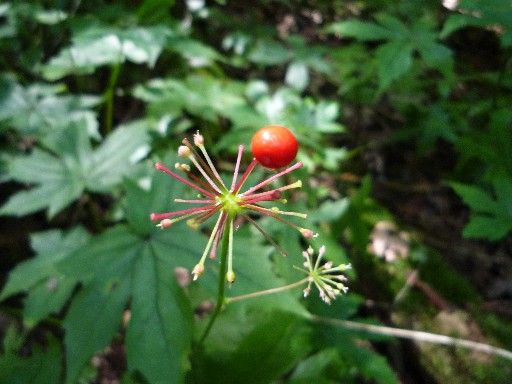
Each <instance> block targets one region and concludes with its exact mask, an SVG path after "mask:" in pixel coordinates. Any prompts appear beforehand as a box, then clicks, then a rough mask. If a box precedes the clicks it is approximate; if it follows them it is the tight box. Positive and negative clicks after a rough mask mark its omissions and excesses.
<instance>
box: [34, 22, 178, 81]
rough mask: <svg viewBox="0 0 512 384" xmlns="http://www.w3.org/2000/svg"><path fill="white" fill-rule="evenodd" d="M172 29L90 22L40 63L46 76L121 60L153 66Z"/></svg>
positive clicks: (88, 70) (58, 76)
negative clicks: (117, 26)
mask: <svg viewBox="0 0 512 384" xmlns="http://www.w3.org/2000/svg"><path fill="white" fill-rule="evenodd" d="M170 33H171V31H170V30H169V29H168V28H167V27H165V26H163V25H157V26H153V27H134V28H130V29H124V30H123V29H117V28H113V27H101V26H98V25H93V26H91V27H89V28H87V29H84V30H83V31H80V32H78V33H76V34H74V35H73V44H72V45H71V46H70V47H69V48H65V49H63V50H62V51H61V52H60V53H59V54H58V55H57V56H55V57H53V58H52V59H51V60H50V61H49V62H48V63H47V64H46V65H44V66H43V67H42V74H43V76H44V77H45V78H46V79H47V80H57V79H61V78H63V77H65V76H67V75H70V74H90V73H93V72H94V70H95V69H96V68H97V67H100V66H103V65H116V64H120V63H123V62H124V61H131V62H132V63H135V64H144V63H146V64H147V65H149V66H151V67H152V66H153V65H154V64H155V63H156V60H157V59H158V56H160V53H161V51H162V48H163V46H164V45H165V42H166V39H167V37H168V36H169V35H170Z"/></svg>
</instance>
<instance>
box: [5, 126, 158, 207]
mask: <svg viewBox="0 0 512 384" xmlns="http://www.w3.org/2000/svg"><path fill="white" fill-rule="evenodd" d="M148 140H149V138H148V134H147V132H146V129H145V127H144V126H143V125H141V124H137V123H135V124H132V125H129V126H123V127H119V128H118V129H116V130H115V131H114V132H113V133H112V134H111V135H110V136H108V137H107V138H106V139H105V140H104V142H103V143H102V144H101V145H100V146H99V147H97V148H96V149H94V150H93V149H92V148H91V144H90V141H89V138H88V133H87V127H86V125H85V123H84V122H83V121H78V122H73V123H71V124H70V125H69V126H68V127H65V128H63V129H60V130H56V131H55V132H54V133H52V134H48V135H47V136H45V139H44V140H43V143H42V144H43V146H44V149H39V148H36V149H34V150H33V151H32V153H31V154H30V155H28V156H15V157H12V158H10V159H8V160H7V175H8V177H9V179H11V180H15V181H18V182H21V183H27V184H32V185H34V186H33V187H32V188H31V189H29V190H27V191H21V192H18V193H17V194H15V195H13V196H11V198H10V199H9V200H8V201H7V203H6V204H5V205H4V206H2V207H1V208H0V214H3V215H16V216H23V215H26V214H28V213H32V212H36V211H38V210H41V209H44V208H47V209H48V212H47V213H48V217H52V216H54V215H55V214H56V213H58V212H59V211H60V210H62V209H63V208H65V207H66V206H68V205H69V204H70V203H71V202H72V201H74V200H76V199H77V198H79V197H80V195H81V194H82V193H83V192H84V190H88V191H92V192H100V193H106V192H109V191H110V190H111V188H112V187H114V186H115V185H116V184H118V183H119V182H120V181H121V180H122V177H123V176H125V175H127V174H128V173H129V172H130V171H131V167H130V165H131V164H133V163H134V162H135V161H137V160H139V159H140V157H141V156H143V155H144V154H145V153H146V151H147V148H148V147H147V142H148Z"/></svg>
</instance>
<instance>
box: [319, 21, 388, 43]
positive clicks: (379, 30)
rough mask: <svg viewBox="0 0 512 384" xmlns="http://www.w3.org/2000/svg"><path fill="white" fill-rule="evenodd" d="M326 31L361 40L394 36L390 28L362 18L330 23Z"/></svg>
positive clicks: (385, 38) (384, 38)
mask: <svg viewBox="0 0 512 384" xmlns="http://www.w3.org/2000/svg"><path fill="white" fill-rule="evenodd" d="M325 31H326V32H328V33H336V34H339V35H341V37H353V38H355V39H357V40H361V41H376V40H387V39H389V38H391V37H392V36H393V34H392V33H391V32H390V31H389V30H388V29H386V28H383V27H381V26H380V25H378V24H375V23H370V22H365V21H360V20H348V21H342V22H338V23H333V24H330V25H328V26H327V27H326V28H325Z"/></svg>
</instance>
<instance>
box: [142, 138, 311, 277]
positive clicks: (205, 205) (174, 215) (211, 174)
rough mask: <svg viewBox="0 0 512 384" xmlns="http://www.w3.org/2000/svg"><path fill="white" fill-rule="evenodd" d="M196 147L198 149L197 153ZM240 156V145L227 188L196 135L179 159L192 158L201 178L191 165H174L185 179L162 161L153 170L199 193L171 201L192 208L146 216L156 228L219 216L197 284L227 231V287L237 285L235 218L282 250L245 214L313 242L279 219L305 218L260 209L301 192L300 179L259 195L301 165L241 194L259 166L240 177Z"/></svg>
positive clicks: (254, 162) (186, 142)
mask: <svg viewBox="0 0 512 384" xmlns="http://www.w3.org/2000/svg"><path fill="white" fill-rule="evenodd" d="M196 148H198V150H197V149H196ZM243 152H244V146H243V145H240V146H239V147H238V155H237V159H236V163H235V167H234V173H233V178H232V180H231V185H230V186H227V185H226V184H225V183H224V181H223V180H222V178H221V176H220V175H219V173H218V171H217V169H216V168H215V166H214V165H213V162H212V160H211V159H210V156H209V155H208V152H207V151H206V148H205V146H204V138H203V136H202V135H201V134H199V133H196V134H195V135H194V145H193V144H192V143H190V142H189V140H187V139H184V140H183V145H182V146H180V147H179V148H178V155H179V156H180V157H182V158H186V159H188V160H190V162H191V163H192V164H193V166H194V167H195V168H196V169H197V171H198V172H199V174H200V175H198V174H197V173H194V172H192V169H191V167H190V165H189V164H183V163H176V164H175V168H176V169H177V170H179V171H182V172H184V173H185V177H183V176H180V175H179V174H177V173H175V172H174V171H172V170H170V169H169V168H167V167H165V166H164V165H163V164H162V163H156V164H155V168H156V169H157V170H159V171H162V172H164V173H166V174H168V175H170V176H171V177H173V178H175V179H176V180H179V181H180V182H182V183H184V184H186V185H188V186H189V187H191V188H193V189H195V190H196V191H197V192H198V193H199V197H198V198H197V199H191V200H187V199H175V200H174V201H175V202H177V203H187V204H191V205H196V206H195V207H193V208H188V209H183V210H178V211H174V212H166V213H152V214H151V216H150V218H151V220H152V221H157V222H159V223H158V226H159V227H160V228H162V229H166V228H169V227H171V226H172V225H173V224H174V223H176V222H178V221H181V220H185V219H186V220H187V223H188V224H189V225H190V226H192V227H198V226H199V225H201V224H203V223H204V222H206V221H207V220H208V219H210V218H211V217H214V216H216V218H217V219H216V222H215V225H214V227H213V230H212V233H211V235H210V238H209V239H208V242H207V244H206V247H205V249H204V252H203V254H202V256H201V259H200V260H199V262H198V263H197V264H196V266H195V267H194V269H193V270H192V274H193V276H194V280H196V279H197V278H198V277H199V276H201V275H202V274H203V273H204V264H205V260H206V257H207V255H209V256H210V258H212V259H213V258H215V257H216V252H217V248H218V245H219V241H220V239H221V237H222V235H223V234H224V233H226V234H227V236H228V255H227V272H226V280H227V281H228V282H230V283H232V282H233V281H235V273H234V271H233V231H234V220H235V219H236V218H237V217H244V218H245V220H247V221H248V222H250V223H251V224H252V225H254V226H255V227H256V229H257V230H258V231H259V232H261V233H262V234H263V235H264V236H265V237H266V238H267V239H268V240H269V241H270V242H271V243H272V244H273V245H275V246H276V247H277V248H278V249H280V248H279V247H278V246H277V244H276V243H275V242H274V241H273V240H272V239H271V238H270V236H269V235H268V234H267V233H266V232H265V231H264V229H263V228H262V227H261V226H260V225H259V224H258V223H257V222H256V221H255V220H254V219H252V218H251V217H250V216H249V214H252V213H255V214H259V215H264V216H269V217H272V218H274V219H275V220H277V221H279V222H281V223H283V224H285V225H288V226H290V227H292V228H294V229H296V230H298V231H299V232H300V233H301V234H302V235H303V236H304V237H305V238H312V237H316V236H317V235H316V234H315V233H314V232H313V231H312V230H310V229H307V228H303V227H300V226H298V225H295V224H293V223H292V222H290V221H288V220H286V219H285V218H284V217H283V216H296V217H300V218H306V214H303V213H298V212H290V211H283V210H281V209H279V208H278V207H271V208H267V207H264V206H262V205H261V203H263V202H271V201H274V202H281V203H285V202H286V200H285V199H283V197H282V195H283V192H284V191H286V190H289V189H294V188H300V187H301V186H302V182H301V181H300V180H299V181H296V182H294V183H291V184H288V185H285V186H282V187H279V188H275V189H272V190H267V191H261V190H262V189H263V188H264V187H266V186H267V185H269V184H270V183H272V182H273V181H275V180H277V179H278V178H280V177H282V176H284V175H286V174H288V173H290V172H292V171H294V170H296V169H298V168H300V167H302V163H301V162H298V163H295V164H294V165H292V166H290V167H288V168H286V169H284V170H282V171H280V172H277V173H275V174H274V175H272V176H271V177H269V178H267V179H265V180H263V181H262V182H260V183H258V184H256V185H254V186H252V187H250V188H248V189H246V190H245V191H243V192H242V187H243V186H244V184H245V182H246V180H247V178H248V177H249V175H250V174H251V172H252V171H253V170H254V168H255V167H256V166H257V165H258V164H259V163H258V161H257V160H256V159H253V160H252V162H251V163H250V164H249V166H248V167H247V168H246V170H245V172H243V173H242V174H241V176H240V177H239V170H240V162H241V159H242V155H243Z"/></svg>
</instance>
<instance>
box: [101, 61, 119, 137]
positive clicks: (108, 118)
mask: <svg viewBox="0 0 512 384" xmlns="http://www.w3.org/2000/svg"><path fill="white" fill-rule="evenodd" d="M120 72H121V63H117V64H114V65H113V66H112V71H111V72H110V78H109V79H108V88H107V89H106V91H105V93H104V95H103V98H104V101H105V131H104V134H105V135H108V134H109V133H110V132H111V131H112V125H113V121H114V93H115V87H116V84H117V80H118V79H119V73H120Z"/></svg>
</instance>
